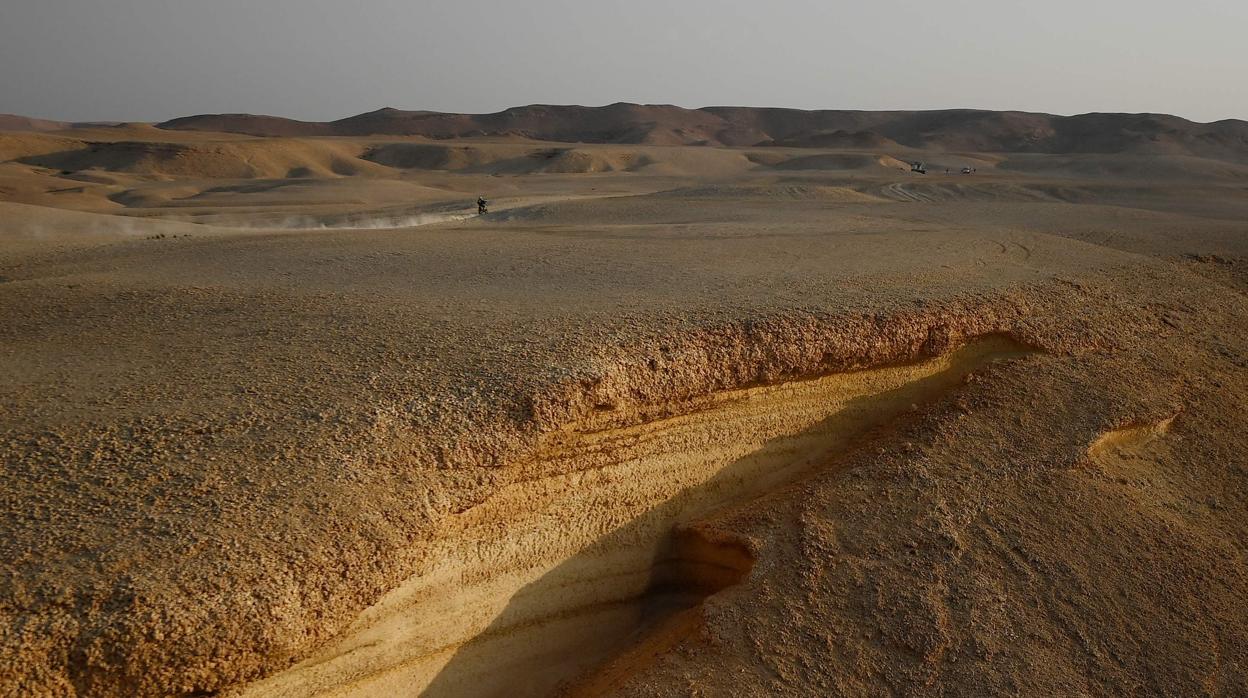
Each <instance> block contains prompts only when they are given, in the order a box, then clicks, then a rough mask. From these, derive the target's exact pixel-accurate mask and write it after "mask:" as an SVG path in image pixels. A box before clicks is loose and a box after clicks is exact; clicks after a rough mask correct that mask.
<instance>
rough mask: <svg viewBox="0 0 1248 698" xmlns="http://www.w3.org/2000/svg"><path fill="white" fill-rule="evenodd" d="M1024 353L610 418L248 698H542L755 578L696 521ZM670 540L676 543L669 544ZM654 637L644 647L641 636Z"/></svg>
mask: <svg viewBox="0 0 1248 698" xmlns="http://www.w3.org/2000/svg"><path fill="white" fill-rule="evenodd" d="M1023 351H1025V350H1024V348H1023V347H1021V346H1020V345H1018V344H1017V343H1015V342H1013V341H1011V340H1009V339H1006V338H1003V337H996V336H994V337H988V338H982V339H979V340H976V341H974V342H971V343H969V344H967V345H965V346H963V347H962V348H961V349H959V350H957V351H954V352H951V353H948V354H946V355H943V356H940V357H936V358H931V359H927V360H924V361H920V362H916V363H911V364H906V365H900V366H888V367H883V368H874V369H868V370H861V371H853V372H847V373H839V374H833V375H828V376H823V377H819V378H813V379H808V380H797V381H791V382H786V383H780V384H776V385H766V386H758V387H750V388H744V389H739V390H731V391H724V392H720V393H717V394H713V395H709V396H706V397H702V398H698V399H695V400H690V401H687V402H684V403H682V404H678V405H665V406H662V410H661V412H662V415H663V416H661V417H654V416H652V415H649V416H648V415H643V414H618V413H616V412H612V411H603V412H601V413H597V414H595V415H594V416H593V417H591V418H590V419H589V420H587V421H585V422H584V423H580V424H576V425H569V426H567V427H566V428H564V429H563V430H561V431H559V432H557V433H554V434H551V435H550V436H549V437H548V439H547V441H546V443H545V446H544V448H543V449H542V450H541V452H540V454H539V456H538V457H536V458H534V459H532V460H531V461H530V462H527V463H524V464H518V465H517V466H515V469H516V472H517V474H518V476H517V477H516V478H515V479H514V480H513V481H512V482H511V483H510V484H508V485H507V486H505V487H502V488H500V489H499V490H498V491H496V492H495V493H494V494H493V495H491V496H490V497H489V498H488V499H487V500H486V501H485V502H483V503H482V504H481V505H479V506H477V507H474V508H472V509H470V510H468V511H465V512H463V513H462V514H460V515H458V516H456V517H454V518H453V519H451V520H449V521H447V522H446V525H445V527H444V529H443V532H442V535H441V536H440V537H439V539H438V540H437V541H436V542H435V543H434V544H433V545H434V547H435V550H434V551H433V552H434V554H433V555H430V557H429V559H431V560H436V561H437V562H436V563H435V564H434V565H432V566H431V567H430V568H429V569H426V570H424V571H422V572H421V573H419V574H417V575H415V576H413V577H412V578H410V579H409V580H407V581H406V582H405V583H404V584H403V585H401V586H400V587H399V588H397V589H395V590H393V591H391V592H390V593H389V594H387V595H386V596H385V597H384V598H383V599H382V600H381V601H380V602H378V603H377V604H375V605H374V606H372V607H370V608H369V609H367V610H366V611H365V612H364V613H362V614H361V615H360V616H359V617H358V618H357V619H356V621H355V622H353V623H352V625H351V626H350V627H349V628H348V629H347V630H346V631H345V632H344V633H343V634H342V635H340V637H339V638H338V639H337V640H335V641H333V642H331V643H330V644H328V645H327V646H325V647H323V648H322V649H321V650H320V651H318V652H317V653H316V654H315V655H314V656H312V657H310V658H308V659H306V660H305V661H303V662H301V663H299V664H297V665H295V666H293V667H291V668H290V669H288V670H286V671H284V672H281V673H279V674H277V675H274V676H272V677H269V678H267V679H265V680H263V681H260V682H257V683H254V684H252V685H250V686H248V687H247V688H245V689H244V690H243V691H241V693H242V694H244V695H252V696H276V695H308V694H318V695H370V696H371V695H416V694H423V695H429V696H490V695H508V696H523V695H546V694H549V693H551V692H552V691H554V690H555V689H556V688H557V687H559V686H560V685H561V684H563V685H566V682H568V681H569V680H572V679H574V678H575V677H578V676H582V675H584V674H585V673H586V672H588V671H590V670H592V669H594V668H595V667H599V666H602V665H603V664H604V662H606V661H607V660H609V659H611V658H612V657H616V658H617V661H616V662H613V663H612V664H613V666H615V667H616V668H615V669H613V670H614V671H619V670H620V669H619V668H618V666H619V664H620V662H619V661H618V660H619V657H618V656H617V655H620V653H622V652H624V651H625V650H629V652H633V653H635V652H637V647H638V646H639V638H641V641H640V644H641V645H642V646H644V645H645V643H646V642H657V643H662V642H665V641H670V640H671V639H672V638H673V637H677V636H679V633H680V632H681V623H682V621H681V620H680V619H681V618H683V617H687V616H689V614H688V613H684V614H683V615H682V611H684V610H685V609H688V608H690V607H691V606H693V605H696V603H697V602H698V601H699V600H700V599H702V598H704V597H705V596H706V595H708V594H710V593H713V592H714V591H716V590H718V589H722V588H723V587H724V586H726V585H729V584H732V583H735V582H736V581H738V580H739V579H740V578H741V577H742V576H743V575H744V574H746V573H747V572H748V569H749V566H750V557H749V551H748V550H746V549H745V548H744V547H743V546H742V544H741V543H740V542H739V541H731V540H717V539H713V538H708V537H706V536H705V535H703V534H701V533H699V531H698V529H697V527H696V526H690V525H689V524H692V523H695V522H697V521H699V520H700V519H703V518H705V517H707V516H708V515H710V514H711V513H713V512H715V511H717V510H719V509H722V508H724V507H728V506H733V505H737V504H740V503H742V502H746V501H749V500H751V499H753V498H755V497H758V496H760V495H762V494H764V493H767V492H769V491H772V490H775V489H777V488H779V487H782V486H784V485H786V484H788V483H790V482H792V481H794V480H795V479H797V478H799V477H801V476H803V475H805V474H808V473H809V472H811V470H812V469H814V468H817V467H819V466H820V465H821V464H824V463H827V462H828V456H829V455H830V454H832V453H835V452H837V451H839V450H843V449H845V448H847V447H849V446H850V445H851V444H852V442H853V441H854V440H855V439H858V438H860V437H861V436H862V435H863V434H864V433H866V432H868V431H871V430H873V429H874V428H876V427H880V426H882V425H886V424H888V423H889V422H891V421H893V420H895V419H896V418H898V417H899V416H900V415H902V414H904V413H906V412H908V411H911V410H913V409H916V408H917V407H918V406H919V405H921V404H922V403H924V402H928V401H930V400H933V399H935V398H937V397H939V396H941V395H943V394H945V393H947V392H949V391H950V390H953V389H954V388H956V386H958V385H959V384H960V383H961V381H962V380H963V378H964V377H965V376H966V375H967V374H968V373H970V372H971V371H973V370H975V369H976V368H977V367H981V366H983V365H985V364H987V363H989V362H991V361H994V360H997V359H1000V358H1005V357H1010V356H1017V355H1019V354H1020V353H1022V352H1023ZM677 531H680V532H681V533H680V534H679V535H677V534H676V533H675V532H677ZM648 631H649V632H650V633H651V634H650V635H647V632H648Z"/></svg>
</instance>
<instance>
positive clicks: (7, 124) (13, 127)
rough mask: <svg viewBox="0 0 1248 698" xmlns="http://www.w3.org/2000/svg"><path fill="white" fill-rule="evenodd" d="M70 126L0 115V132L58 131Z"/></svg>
mask: <svg viewBox="0 0 1248 698" xmlns="http://www.w3.org/2000/svg"><path fill="white" fill-rule="evenodd" d="M70 126H71V124H69V123H66V122H64V121H49V120H48V119H32V118H30V117H29V116H18V115H17V114H0V131H60V130H61V129H65V128H69V127H70Z"/></svg>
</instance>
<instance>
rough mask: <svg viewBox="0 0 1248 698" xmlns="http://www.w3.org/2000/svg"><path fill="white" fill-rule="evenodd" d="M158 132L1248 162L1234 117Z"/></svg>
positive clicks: (799, 115) (222, 122) (532, 117)
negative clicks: (1114, 155) (904, 149)
mask: <svg viewBox="0 0 1248 698" xmlns="http://www.w3.org/2000/svg"><path fill="white" fill-rule="evenodd" d="M159 127H160V128H164V129H175V130H192V131H223V132H228V133H240V134H250V135H256V136H327V135H335V136H376V135H396V136H397V135H403V136H425V137H428V138H439V139H441V138H463V137H471V136H515V137H522V138H530V139H535V140H544V141H561V142H573V143H575V142H582V143H621V144H655V145H729V146H744V145H778V146H789V147H825V148H826V147H838V148H878V147H881V146H889V145H892V144H899V145H902V146H907V147H912V148H932V149H940V150H954V151H958V150H966V151H981V152H1034V153H1122V152H1132V153H1139V154H1149V153H1156V154H1184V155H1198V156H1201V157H1213V158H1219V159H1230V160H1236V161H1245V160H1248V122H1245V121H1240V120H1234V119H1228V120H1225V121H1218V122H1214V123H1209V124H1202V123H1196V122H1193V121H1188V120H1186V119H1182V118H1179V117H1176V116H1169V115H1165V114H1082V115H1079V116H1055V115H1052V114H1040V113H1030V112H1010V111H1006V112H998V111H983V110H974V109H952V110H941V111H847V110H819V111H806V110H801V109H779V108H756V107H706V108H703V109H685V108H682V107H676V106H671V105H650V104H647V105H642V104H625V103H618V104H611V105H608V106H604V107H581V106H559V105H530V106H525V107H512V108H510V109H505V110H503V111H501V112H497V113H494V114H452V113H442V112H430V111H402V110H398V109H390V108H386V109H379V110H377V111H373V112H368V113H366V114H360V115H358V116H352V117H348V118H345V119H339V120H338V121H329V122H309V121H296V120H293V119H283V118H280V117H273V116H256V115H251V114H211V115H201V116H189V117H184V118H180V119H173V120H172V121H167V122H164V123H162V124H159Z"/></svg>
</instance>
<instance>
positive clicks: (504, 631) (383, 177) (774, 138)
mask: <svg viewBox="0 0 1248 698" xmlns="http://www.w3.org/2000/svg"><path fill="white" fill-rule="evenodd" d="M0 126H3V127H4V128H8V129H12V130H9V131H5V132H0V317H3V319H4V322H3V323H0V356H3V365H4V367H5V370H4V371H3V372H0V462H2V463H3V466H4V477H3V479H2V480H0V503H2V506H0V695H5V696H193V695H220V696H301V695H330V696H393V695H428V696H542V695H556V694H558V695H570V696H589V695H594V696H597V695H621V696H637V695H644V696H668V695H693V696H713V695H793V696H805V695H844V696H877V695H930V696H936V695H1003V694H1005V695H1028V696H1051V695H1126V694H1132V695H1226V696H1231V695H1244V694H1245V693H1248V606H1246V605H1245V604H1244V603H1243V599H1245V598H1248V559H1246V558H1245V552H1246V549H1245V547H1244V545H1245V544H1244V541H1245V540H1248V458H1246V457H1245V453H1246V452H1248V222H1246V221H1248V136H1246V135H1245V134H1248V124H1244V123H1243V122H1219V123H1218V124H1192V123H1191V122H1185V121H1183V120H1181V119H1176V118H1174V117H1165V116H1161V115H1085V116H1084V117H1051V116H1047V115H1034V114H1020V113H994V112H926V113H901V112H891V113H886V112H826V113H815V112H794V111H791V110H748V109H738V108H717V109H709V110H679V109H677V108H674V107H640V106H637V105H613V106H611V107H604V108H601V109H598V110H594V109H585V108H561V107H525V108H519V109H517V110H508V112H503V113H501V114H499V115H485V116H473V115H440V114H431V113H426V112H397V111H395V110H382V111H381V112H373V113H370V114H364V115H361V116H360V117H353V118H352V119H345V120H343V121H341V122H332V123H328V124H319V123H310V122H292V121H289V120H284V119H277V118H275V117H255V116H249V115H218V116H205V117H191V118H188V119H183V120H175V121H174V122H169V123H166V124H161V125H150V124H119V125H105V124H97V125H89V124H87V125H69V124H58V123H53V122H39V121H37V120H36V121H31V120H25V121H23V120H21V118H20V117H8V118H6V120H4V121H0ZM912 162H923V163H925V164H926V169H927V174H925V175H923V174H917V173H915V172H912V171H911V166H910V163H912ZM963 168H973V169H974V173H973V174H966V175H964V174H961V171H962V169H963ZM946 170H948V173H947V172H946ZM478 195H483V196H485V197H486V198H488V199H489V200H490V212H489V213H488V214H486V215H483V216H477V215H476V211H475V205H474V202H475V200H476V197H477V196H478Z"/></svg>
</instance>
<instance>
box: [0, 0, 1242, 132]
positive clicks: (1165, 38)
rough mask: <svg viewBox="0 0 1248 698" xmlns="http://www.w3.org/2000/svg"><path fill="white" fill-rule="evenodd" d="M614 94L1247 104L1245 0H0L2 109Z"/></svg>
mask: <svg viewBox="0 0 1248 698" xmlns="http://www.w3.org/2000/svg"><path fill="white" fill-rule="evenodd" d="M615 101H630V102H650V103H671V104H679V105H681V106H687V107H700V106H707V105H724V104H731V105H747V106H786V107H801V108H810V109H813V108H836V109H933V108H946V107H980V108H988V109H1024V110H1032V111H1048V112H1054V113H1059V114H1071V113H1078V112H1087V111H1159V112H1169V113H1174V114H1179V115H1181V116H1186V117H1189V118H1193V119H1197V120H1200V121H1210V120H1216V119H1221V118H1228V117H1234V118H1241V119H1248V0H1183V1H1182V2H1175V1H1174V0H1029V1H1027V2H1015V1H1014V0H922V1H919V2H914V1H905V2H902V1H901V0H864V1H862V2H832V1H827V0H825V1H822V2H818V1H815V0H771V1H770V2H761V1H755V2H742V1H738V0H662V1H659V0H629V1H625V0H602V1H597V2H595V1H593V0H516V1H512V2H506V1H501V0H494V1H488V2H487V1H485V0H457V1H454V2H451V1H442V0H425V1H420V0H406V1H401V0H354V1H353V2H350V1H344V0H195V1H191V0H0V112H15V113H19V114H26V115H30V116H39V117H45V118H53V119H68V120H87V119H92V120H162V119H167V118H171V117H175V116H185V115H189V114H196V113H204V112H254V113H266V114H276V115H280V116H289V117H294V118H302V119H313V120H322V119H334V118H340V117H344V116H350V115H352V114H356V113H359V112H363V111H369V110H372V109H375V108H378V107H382V106H394V107H399V108H405V109H435V110H443V111H470V112H486V111H497V110H499V109H501V108H504V107H508V106H514V105H520V104H531V103H539V102H540V103H557V104H586V105H598V104H606V103H610V102H615Z"/></svg>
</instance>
